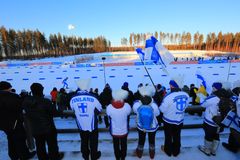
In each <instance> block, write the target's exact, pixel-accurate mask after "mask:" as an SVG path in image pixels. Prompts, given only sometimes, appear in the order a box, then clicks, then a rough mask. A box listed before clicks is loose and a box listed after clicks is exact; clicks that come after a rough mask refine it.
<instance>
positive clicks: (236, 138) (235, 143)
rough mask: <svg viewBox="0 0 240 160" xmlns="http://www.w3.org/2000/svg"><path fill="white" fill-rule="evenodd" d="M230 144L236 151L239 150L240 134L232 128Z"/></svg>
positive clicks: (229, 138)
mask: <svg viewBox="0 0 240 160" xmlns="http://www.w3.org/2000/svg"><path fill="white" fill-rule="evenodd" d="M228 144H229V147H231V148H232V149H234V150H238V149H239V148H240V133H239V132H237V131H236V130H235V129H232V128H230V134H229V137H228Z"/></svg>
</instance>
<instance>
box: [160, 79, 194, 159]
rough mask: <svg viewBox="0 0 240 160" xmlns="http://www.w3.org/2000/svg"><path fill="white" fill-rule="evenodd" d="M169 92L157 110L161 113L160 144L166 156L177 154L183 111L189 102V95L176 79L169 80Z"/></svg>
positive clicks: (179, 145) (179, 144)
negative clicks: (162, 140) (161, 135)
mask: <svg viewBox="0 0 240 160" xmlns="http://www.w3.org/2000/svg"><path fill="white" fill-rule="evenodd" d="M169 85H170V89H171V92H170V93H169V94H168V95H166V96H165V97H164V99H163V102H162V104H161V105H160V107H159V110H160V111H161V112H162V113H163V125H164V126H163V129H164V135H165V141H164V146H161V149H162V151H164V152H165V153H166V154H167V155H168V156H171V155H173V156H175V157H176V156H178V154H179V153H180V147H181V129H182V126H183V120H184V111H185V109H186V107H187V106H188V104H189V96H188V94H187V93H186V92H183V91H181V89H180V88H179V85H178V84H177V83H176V81H174V80H171V81H170V82H169Z"/></svg>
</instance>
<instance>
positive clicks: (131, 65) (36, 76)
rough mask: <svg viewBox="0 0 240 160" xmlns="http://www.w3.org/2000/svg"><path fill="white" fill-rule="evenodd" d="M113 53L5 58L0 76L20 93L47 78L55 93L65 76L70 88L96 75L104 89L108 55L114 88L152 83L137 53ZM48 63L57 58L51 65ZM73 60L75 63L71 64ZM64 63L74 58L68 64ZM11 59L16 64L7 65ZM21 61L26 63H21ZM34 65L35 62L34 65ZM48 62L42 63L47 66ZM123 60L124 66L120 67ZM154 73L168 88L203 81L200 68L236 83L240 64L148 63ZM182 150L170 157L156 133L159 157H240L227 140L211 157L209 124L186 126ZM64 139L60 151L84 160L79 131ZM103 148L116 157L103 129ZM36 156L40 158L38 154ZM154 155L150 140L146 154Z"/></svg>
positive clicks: (2, 144) (63, 123)
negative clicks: (79, 58)
mask: <svg viewBox="0 0 240 160" xmlns="http://www.w3.org/2000/svg"><path fill="white" fill-rule="evenodd" d="M107 55H108V54H106V53H104V54H99V55H96V56H95V57H93V59H92V58H91V60H89V61H88V62H85V64H83V65H80V66H78V65H76V64H75V65H73V64H71V62H73V61H74V59H76V57H75V56H69V57H60V58H46V59H38V60H33V61H4V62H0V81H8V82H10V83H11V84H12V86H13V88H15V89H16V90H17V93H19V92H20V91H21V89H25V90H28V91H29V88H30V85H31V83H33V82H39V83H42V84H43V86H44V87H45V89H44V93H45V95H49V93H50V91H51V90H52V88H53V87H57V88H58V89H60V88H61V87H62V86H63V84H62V80H63V79H64V78H66V77H68V78H69V79H68V84H69V87H70V89H72V90H75V89H76V88H77V86H76V83H75V81H76V80H78V79H81V78H91V80H92V81H91V87H92V88H99V91H100V92H101V91H102V89H103V86H104V67H103V66H102V63H103V62H102V61H101V57H103V56H104V57H106V60H105V62H104V63H105V64H106V67H105V73H106V82H107V83H109V84H110V85H111V87H112V88H113V89H118V88H120V87H121V86H122V84H123V83H124V82H125V81H127V82H129V87H130V89H131V90H133V91H134V92H135V91H136V88H137V85H138V84H139V83H151V82H150V80H149V77H148V76H147V73H146V71H145V69H144V66H143V65H140V63H138V62H139V59H138V57H137V56H134V55H130V58H129V59H128V58H122V59H119V58H117V57H118V55H117V56H116V57H115V58H112V57H110V56H107ZM48 62H57V63H54V64H51V65H49V64H48ZM69 62H70V63H69ZM64 63H68V64H67V65H64ZM7 64H11V66H7ZM19 64H21V65H19ZM29 64H32V65H29ZM41 64H42V65H41ZM119 65H120V66H119ZM146 68H147V69H148V71H149V73H150V76H151V77H152V79H153V81H154V83H155V84H157V83H161V84H163V85H164V86H166V87H168V82H169V80H170V79H171V78H173V77H176V76H179V75H182V76H183V77H184V84H186V85H190V84H191V83H195V84H197V79H196V76H195V74H196V72H199V71H200V72H201V73H202V75H203V76H204V77H205V78H206V80H207V82H208V83H209V84H210V85H211V83H212V82H214V81H227V79H228V80H229V81H230V82H234V81H236V80H240V71H239V70H240V63H212V64H171V65H169V66H168V67H167V70H168V73H166V72H164V71H163V70H162V67H161V66H159V65H153V64H148V65H146ZM55 123H56V126H57V128H58V129H64V128H77V127H76V124H75V121H74V119H72V118H68V119H61V118H55ZM184 124H202V117H198V116H192V115H188V114H186V118H185V121H184ZM130 126H131V127H135V126H136V125H135V117H134V116H132V117H131V121H130ZM99 128H104V124H100V125H99ZM228 133H229V130H228V129H226V130H225V131H224V132H223V133H221V136H220V137H221V142H226V141H227V138H228ZM0 137H1V138H0V160H7V159H8V156H7V140H6V136H5V134H4V133H3V132H0ZM137 137H138V135H137V132H136V131H131V132H130V133H129V136H128V153H127V158H126V159H127V160H131V159H137V157H136V156H135V155H134V150H135V148H136V147H137ZM181 137H182V149H181V153H180V155H179V156H178V157H177V158H173V157H171V158H169V157H167V156H166V155H165V154H164V153H163V152H162V151H160V146H161V145H162V144H163V142H164V135H163V131H162V130H160V131H158V132H157V135H156V156H155V159H161V160H170V159H179V160H183V159H184V160H192V159H193V158H194V159H196V160H215V159H216V160H225V159H229V160H239V159H240V152H238V153H237V154H233V153H231V152H229V151H227V150H226V149H225V148H223V147H222V145H220V146H219V149H218V151H217V155H216V156H215V157H213V156H211V157H208V156H206V155H205V154H203V153H201V152H200V151H199V150H198V149H197V146H198V145H200V144H203V140H204V132H203V129H201V128H199V129H183V130H182V134H181ZM58 144H59V148H60V151H63V152H65V157H64V159H65V160H75V159H82V157H81V154H80V152H79V151H80V136H79V135H78V134H77V133H71V134H70V133H66V134H58ZM99 150H101V151H102V157H101V159H103V160H105V159H109V160H112V159H114V153H113V147H112V140H111V136H110V134H109V133H108V132H100V135H99ZM34 159H37V157H36V156H35V157H34ZM142 159H144V160H147V159H149V155H148V145H147V140H146V143H145V150H144V155H143V158H142Z"/></svg>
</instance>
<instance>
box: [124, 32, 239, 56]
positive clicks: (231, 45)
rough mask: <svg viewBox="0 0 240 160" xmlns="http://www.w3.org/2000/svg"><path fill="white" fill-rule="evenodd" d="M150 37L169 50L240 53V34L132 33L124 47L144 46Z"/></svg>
mask: <svg viewBox="0 0 240 160" xmlns="http://www.w3.org/2000/svg"><path fill="white" fill-rule="evenodd" d="M148 35H154V36H155V37H156V38H157V39H159V40H160V41H161V42H162V43H163V44H165V46H167V48H168V49H172V50H176V49H180V50H181V49H199V50H218V51H227V52H239V51H240V32H237V33H235V34H234V33H225V34H223V33H222V32H219V33H218V34H216V33H214V32H212V33H208V34H207V35H206V38H205V37H204V35H203V34H201V33H199V32H196V33H194V34H193V35H192V34H191V33H190V32H183V33H164V32H159V33H158V32H155V33H154V34H152V33H131V34H130V36H129V39H127V38H125V37H124V38H122V39H121V44H122V45H123V46H143V45H144V43H145V41H146V39H147V37H148Z"/></svg>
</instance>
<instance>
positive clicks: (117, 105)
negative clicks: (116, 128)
mask: <svg viewBox="0 0 240 160" xmlns="http://www.w3.org/2000/svg"><path fill="white" fill-rule="evenodd" d="M111 104H112V106H113V107H114V108H116V109H120V108H123V106H124V101H115V100H113V101H112V103H111Z"/></svg>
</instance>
